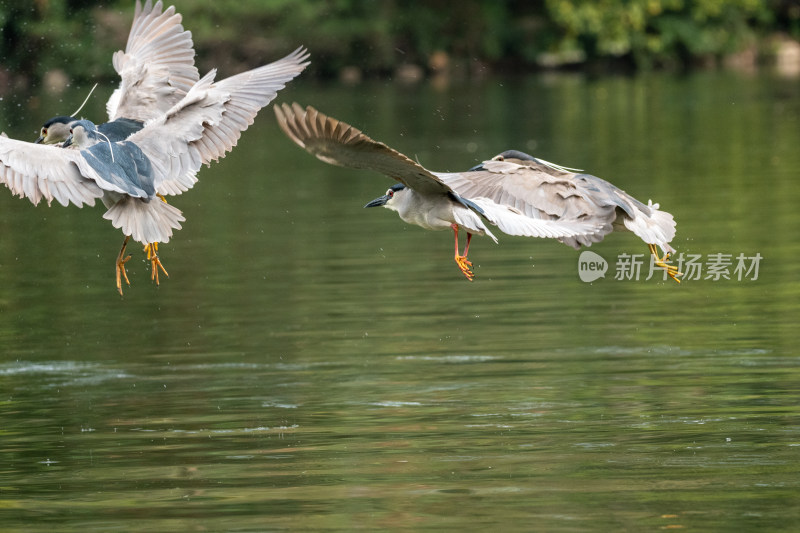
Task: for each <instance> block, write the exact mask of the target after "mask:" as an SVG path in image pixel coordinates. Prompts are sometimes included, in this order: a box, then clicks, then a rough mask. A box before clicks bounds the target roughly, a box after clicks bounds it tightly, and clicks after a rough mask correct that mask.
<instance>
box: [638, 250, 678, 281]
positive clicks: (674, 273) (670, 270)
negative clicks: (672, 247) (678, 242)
mask: <svg viewBox="0 0 800 533" xmlns="http://www.w3.org/2000/svg"><path fill="white" fill-rule="evenodd" d="M647 246H648V248H650V253H651V254H653V257H655V259H656V260H655V265H656V266H657V267H660V268H663V269H664V270H666V271H667V275H668V276H669V277H671V278H672V279H674V280H675V281H677V282H678V283H680V282H681V280H679V279H678V277H679V276H683V272H680V271H679V270H678V267H676V266H675V265H668V264H667V261H669V252H665V253H664V257H661V256H659V255H658V248H657V247H656V245H655V244H648V245H647Z"/></svg>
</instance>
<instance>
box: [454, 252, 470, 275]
mask: <svg viewBox="0 0 800 533" xmlns="http://www.w3.org/2000/svg"><path fill="white" fill-rule="evenodd" d="M455 260H456V264H457V265H458V268H459V269H461V273H462V274H464V276H466V278H467V279H468V280H470V281H472V279H473V278H474V277H475V274H474V273H473V272H472V268H471V267H472V262H471V261H469V260H468V259H467V258H466V256H463V255H457V256H456V257H455Z"/></svg>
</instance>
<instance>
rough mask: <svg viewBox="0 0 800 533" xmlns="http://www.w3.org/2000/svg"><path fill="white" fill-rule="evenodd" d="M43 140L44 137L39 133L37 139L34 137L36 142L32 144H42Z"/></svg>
mask: <svg viewBox="0 0 800 533" xmlns="http://www.w3.org/2000/svg"><path fill="white" fill-rule="evenodd" d="M43 142H44V137H42V136H41V135H39V138H38V139H36V142H35V143H34V144H42V143H43Z"/></svg>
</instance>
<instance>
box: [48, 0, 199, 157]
mask: <svg viewBox="0 0 800 533" xmlns="http://www.w3.org/2000/svg"><path fill="white" fill-rule="evenodd" d="M181 21H182V17H181V15H180V14H178V13H176V12H175V6H170V7H168V8H167V9H166V10H165V9H164V5H163V3H162V2H161V0H158V1H157V2H156V3H155V4H153V3H152V1H151V0H147V2H145V4H144V6H143V5H142V4H141V2H140V1H139V0H137V1H136V6H135V11H134V16H133V23H132V24H131V30H130V33H129V34H128V42H127V44H126V46H125V50H124V51H123V50H118V51H117V52H115V53H114V55H113V57H112V63H113V65H114V69H115V70H116V71H117V73H118V74H119V76H120V84H119V86H118V87H117V89H116V90H114V92H113V93H112V95H111V97H110V98H109V99H108V102H106V111H107V112H108V119H109V121H108V122H105V123H103V124H98V125H97V129H98V130H99V131H100V133H102V134H103V135H105V137H106V138H107V139H109V140H111V141H121V140H124V139H126V138H127V137H128V136H130V135H131V134H132V133H135V132H137V131H139V130H140V129H142V127H144V123H145V121H147V120H151V119H154V118H157V117H158V116H159V115H160V114H162V113H165V112H166V111H167V110H169V108H171V107H172V106H173V105H175V104H177V103H178V102H179V101H180V100H181V98H183V97H184V96H185V95H186V93H187V92H188V91H189V89H191V87H192V85H194V84H195V83H197V80H199V79H200V74H199V72H198V70H197V68H196V67H195V65H194V55H195V53H194V44H193V42H192V34H191V32H189V31H186V30H184V28H183V25H182V24H181ZM84 104H85V102H84ZM81 107H82V106H81ZM78 112H80V108H79V109H78V111H76V112H75V113H73V114H72V115H59V116H56V117H53V118H51V119H49V120H48V121H46V122H45V123H44V124H43V125H42V127H41V129H40V131H39V138H38V139H36V142H37V143H44V144H62V143H63V142H64V141H66V140H67V137H69V135H70V125H71V124H72V123H74V122H76V121H77V120H78V118H77V117H76V116H75V115H77V114H78Z"/></svg>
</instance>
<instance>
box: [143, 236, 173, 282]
mask: <svg viewBox="0 0 800 533" xmlns="http://www.w3.org/2000/svg"><path fill="white" fill-rule="evenodd" d="M144 251H145V252H147V259H148V260H149V261H150V267H151V269H152V270H151V272H150V279H151V280H154V281H155V282H156V285H159V283H158V269H159V268H160V269H161V271H162V272H163V273H164V275H165V276H167V277H169V272H167V269H166V268H164V265H162V264H161V260H160V259H159V258H158V243H157V242H154V243H151V244H145V245H144Z"/></svg>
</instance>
